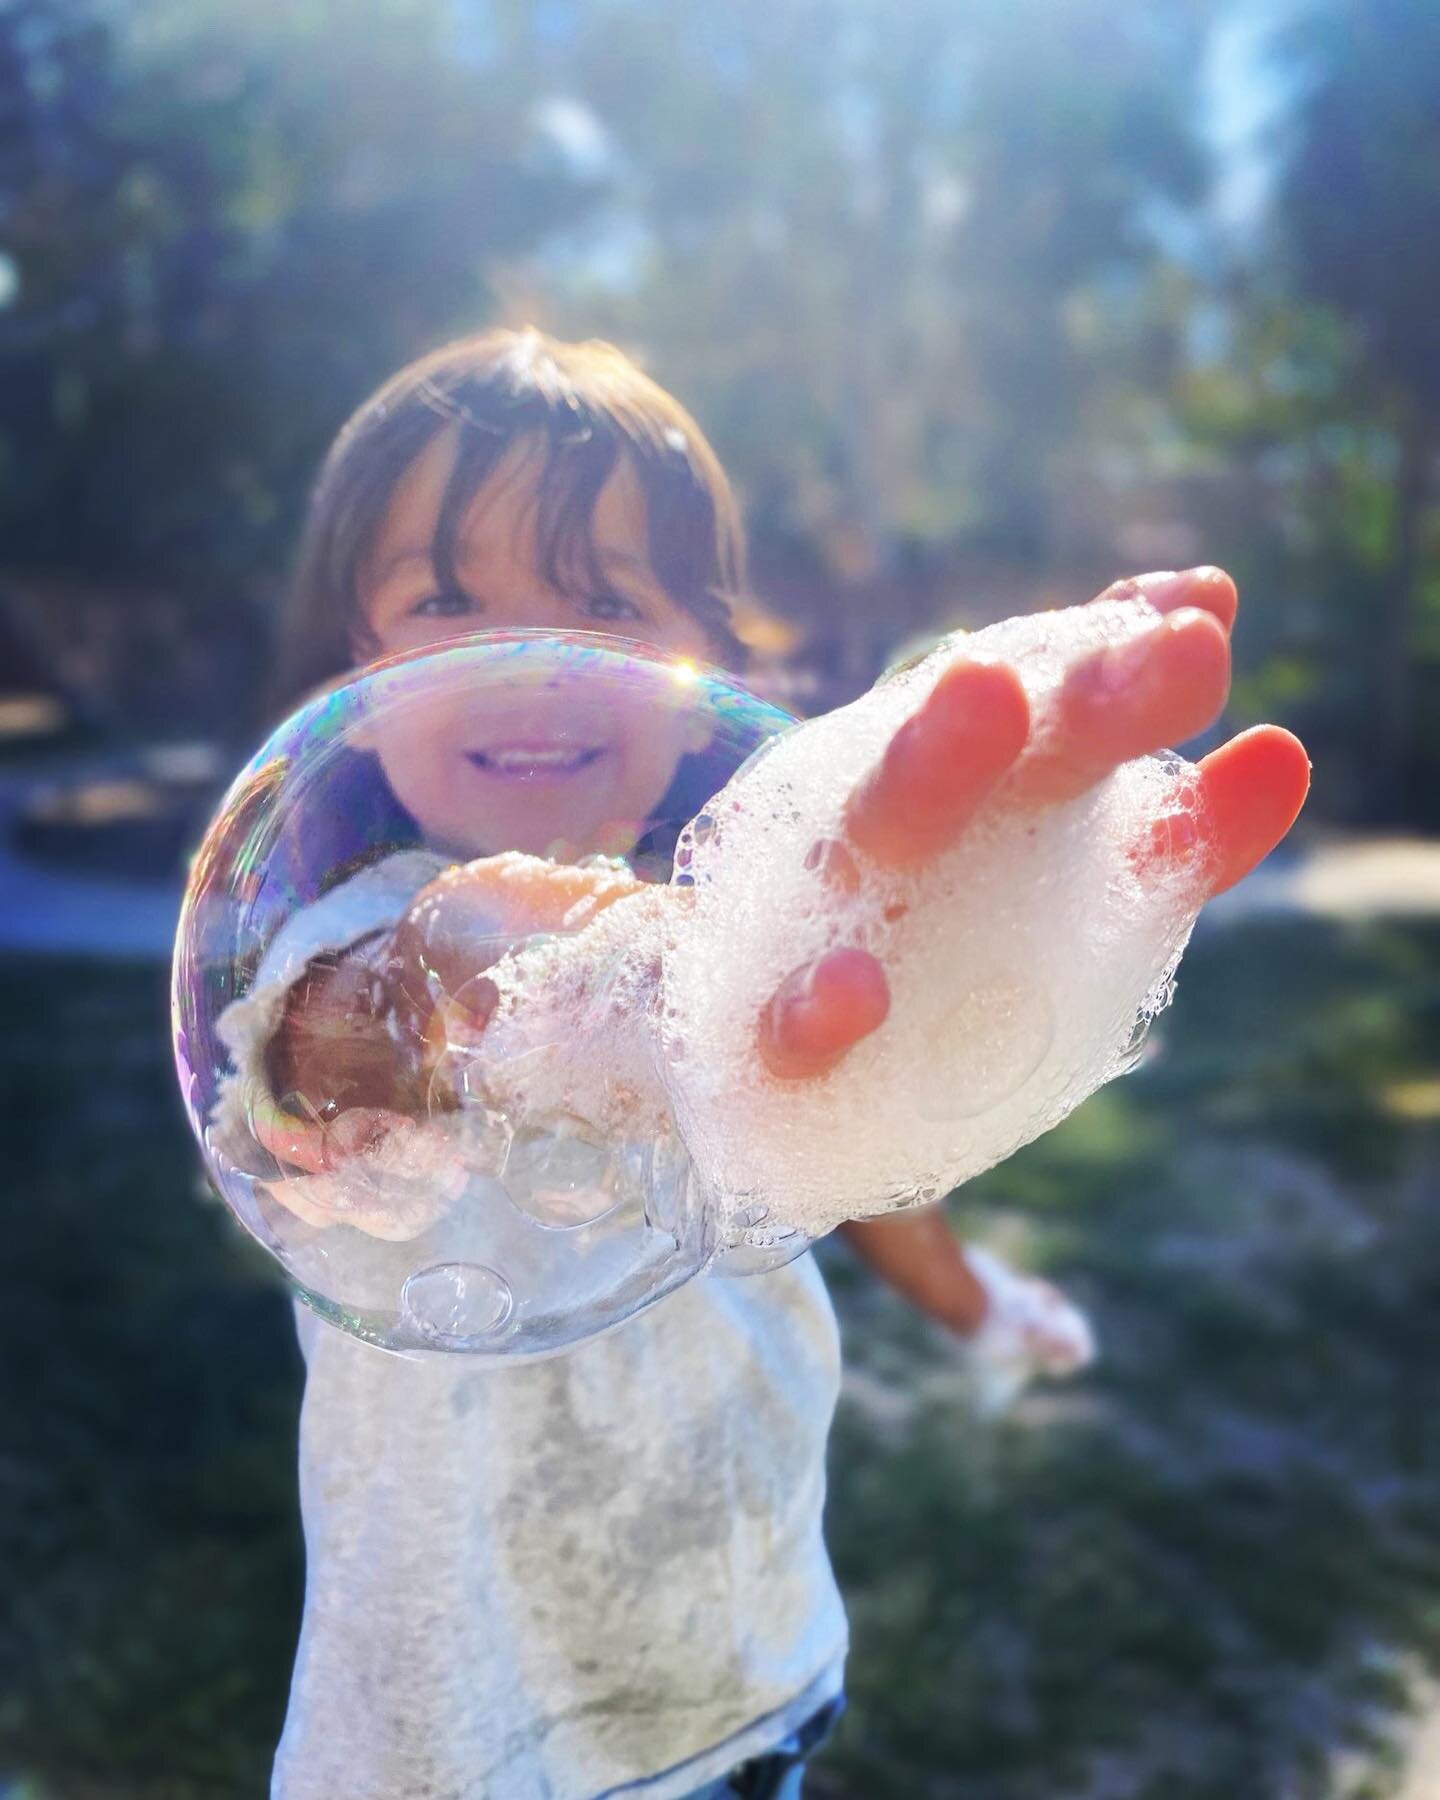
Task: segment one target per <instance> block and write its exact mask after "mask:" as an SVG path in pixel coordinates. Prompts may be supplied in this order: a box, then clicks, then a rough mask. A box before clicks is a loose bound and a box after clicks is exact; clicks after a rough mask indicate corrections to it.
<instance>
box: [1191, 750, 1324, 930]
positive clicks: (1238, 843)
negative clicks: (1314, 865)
mask: <svg viewBox="0 0 1440 1800" xmlns="http://www.w3.org/2000/svg"><path fill="white" fill-rule="evenodd" d="M1199 770H1200V777H1201V783H1202V788H1203V792H1204V797H1205V805H1206V810H1207V812H1208V813H1209V815H1210V819H1211V824H1212V829H1213V832H1214V835H1215V839H1216V861H1215V869H1214V873H1213V878H1212V881H1211V887H1210V891H1211V893H1212V894H1220V893H1223V892H1224V891H1225V890H1226V888H1230V887H1234V885H1235V884H1236V882H1238V881H1241V880H1243V878H1244V877H1245V876H1246V875H1248V874H1249V873H1250V871H1251V870H1252V869H1253V868H1254V867H1255V866H1256V864H1258V863H1260V862H1262V861H1263V860H1264V858H1265V857H1266V856H1268V855H1269V854H1270V852H1271V851H1272V850H1273V849H1274V848H1275V846H1276V844H1278V843H1279V842H1280V840H1281V839H1282V838H1283V837H1284V836H1285V834H1286V832H1287V831H1289V829H1290V827H1291V826H1292V825H1293V824H1294V823H1295V821H1296V819H1297V818H1298V817H1299V815H1300V811H1301V808H1302V807H1303V806H1304V804H1305V799H1306V796H1307V795H1308V793H1309V791H1310V758H1309V756H1308V755H1307V753H1306V750H1305V746H1304V745H1303V744H1302V743H1301V742H1300V740H1299V738H1297V737H1296V736H1295V735H1294V733H1293V732H1290V731H1286V730H1285V729H1284V728H1283V726H1279V725H1255V726H1252V727H1251V729H1250V730H1248V731H1242V732H1241V733H1240V734H1239V735H1238V736H1237V737H1234V738H1232V739H1231V740H1230V742H1229V743H1228V744H1222V745H1221V747H1220V748H1219V749H1218V750H1214V751H1212V752H1211V753H1210V755H1209V756H1207V757H1204V758H1202V760H1201V762H1200V764H1199Z"/></svg>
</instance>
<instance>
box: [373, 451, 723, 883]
mask: <svg viewBox="0 0 1440 1800" xmlns="http://www.w3.org/2000/svg"><path fill="white" fill-rule="evenodd" d="M456 447H457V434H456V432H454V431H445V432H442V433H440V434H439V435H438V436H437V437H436V438H435V439H434V440H433V441H432V443H431V444H430V445H429V447H428V448H427V449H426V450H425V451H424V453H423V454H422V455H421V456H420V457H419V458H418V459H417V460H416V462H415V463H414V465H413V466H412V468H411V469H410V470H409V471H408V473H407V474H406V475H405V477H404V478H403V479H402V481H401V482H400V484H399V486H398V487H397V489H396V491H395V494H394V497H393V498H392V500H391V503H390V506H389V508H388V509H387V511H386V514H385V517H384V519H383V520H382V522H381V525H380V529H379V531H378V533H377V535H376V539H375V545H374V549H373V551H372V553H371V555H370V557H369V559H368V561H367V563H366V566H365V567H364V568H363V569H362V570H361V572H360V581H359V589H360V604H361V609H362V613H363V616H364V619H365V623H366V627H367V630H368V634H369V641H368V642H367V643H365V644H364V645H363V646H362V645H360V644H357V646H356V649H357V654H358V653H360V651H361V650H362V648H363V651H364V652H365V653H366V654H367V655H368V656H375V655H391V654H393V653H395V652H396V651H401V650H414V649H421V648H424V647H426V646H428V645H432V644H442V643H444V642H446V641H447V640H449V639H451V638H456V637H463V636H467V635H469V634H470V633H472V632H476V631H491V630H506V629H511V630H513V629H516V628H523V629H529V630H538V631H557V632H558V631H581V630H584V631H602V632H613V633H615V634H616V635H618V636H623V637H631V638H638V639H640V640H641V641H643V642H645V643H648V644H653V645H655V646H656V647H657V648H659V649H662V650H666V651H670V652H672V653H674V654H675V655H677V656H681V657H689V658H696V659H703V658H704V657H705V656H706V654H707V648H708V646H707V642H706V638H705V634H704V631H703V630H702V628H701V626H700V625H699V624H698V622H697V621H696V620H695V619H694V618H693V617H692V616H691V615H690V614H689V613H687V612H686V611H685V610H684V609H683V608H682V607H680V606H678V605H677V604H676V603H675V601H673V600H672V599H671V598H670V596H669V595H668V594H667V593H666V592H665V590H664V589H663V588H662V587H661V586H660V584H659V582H658V581H657V579H656V578H655V575H654V574H653V572H652V571H651V568H650V564H649V559H648V553H647V541H646V517H645V502H644V495H643V491H642V490H641V487H640V484H639V481H638V480H637V478H636V476H635V474H634V472H633V470H632V469H631V467H630V466H629V464H628V462H627V461H626V460H625V459H624V458H623V457H622V458H621V459H620V461H619V462H618V463H617V465H616V468H615V470H614V472H613V473H612V474H611V476H610V478H609V479H608V481H607V482H606V484H605V486H604V488H603V489H602V490H601V492H600V494H599V496H598V498H597V500H596V503H595V513H594V529H593V538H594V543H595V548H596V554H597V559H598V560H599V562H600V563H601V565H602V567H604V569H605V571H606V576H607V582H606V586H605V590H604V591H603V592H601V593H593V594H589V593H587V594H584V595H582V596H579V597H577V596H575V595H573V594H569V593H563V592H561V591H559V590H557V589H556V588H554V587H552V586H551V585H550V584H549V583H548V582H547V581H546V579H545V577H544V575H543V574H542V573H541V570H540V567H539V564H540V558H539V555H538V553H537V548H536V478H537V475H538V472H539V468H540V451H539V447H538V445H535V444H533V443H530V442H525V441H522V442H520V443H518V444H517V445H516V446H515V447H514V448H513V449H512V450H511V451H509V452H508V453H507V454H506V456H505V457H504V458H503V459H502V460H501V462H500V464H499V465H498V467H497V468H496V470H495V473H494V474H493V475H492V476H491V477H490V479H489V480H488V481H487V482H486V483H485V484H484V486H483V487H482V488H481V489H480V490H479V492H478V493H477V494H476V495H475V497H474V499H473V501H472V502H471V504H470V507H469V510H468V512H467V514H466V515H465V517H464V519H463V521H462V523H461V526H460V529H459V531H458V532H457V533H456V550H455V573H456V576H457V584H456V586H454V587H453V588H442V587H441V586H440V584H439V582H438V581H437V578H436V573H435V569H434V566H433V563H432V560H431V549H430V547H431V545H432V543H433V541H434V538H435V531H436V524H437V519H438V514H439V510H440V503H441V499H442V496H443V494H444V491H445V485H446V482H447V480H448V478H449V475H450V471H451V467H452V465H453V463H454V459H455V453H456ZM367 735H368V742H369V745H370V747H371V748H373V749H374V750H375V751H376V752H377V753H378V755H379V758H380V763H381V766H382V768H383V769H384V771H385V775H386V779H387V780H388V782H389V784H390V787H391V789H392V790H393V792H394V794H395V797H396V799H397V800H399V801H400V803H401V805H402V806H404V807H405V809H406V811H407V812H409V813H410V815H411V817H412V818H414V819H415V821H416V823H417V824H418V825H419V826H420V828H421V830H422V831H423V832H424V833H425V835H426V837H427V838H428V839H429V840H430V841H431V842H432V843H433V844H435V845H436V846H437V847H438V848H443V849H445V850H448V851H450V852H452V853H455V854H459V855H465V856H473V855H479V854H482V853H486V852H491V851H498V850H528V851H531V852H533V853H536V854H540V855H546V854H551V855H558V856H564V857H575V856H578V855H582V854H585V853H587V852H590V851H597V850H598V851H603V852H606V853H609V854H624V853H625V852H626V851H628V850H629V849H630V848H631V846H632V844H633V842H634V840H635V837H636V836H638V834H639V831H640V829H641V828H642V827H643V825H644V822H645V821H646V820H647V819H648V818H649V817H651V815H652V812H653V809H654V807H655V805H656V803H657V802H658V801H659V799H660V797H661V795H662V794H664V792H665V790H666V788H667V787H668V786H669V784H670V781H671V778H672V777H673V775H674V773H675V769H676V766H677V764H678V763H679V761H680V758H681V756H682V755H683V754H684V753H685V752H686V751H687V750H698V749H700V748H702V747H703V744H704V742H705V733H704V731H703V729H698V728H697V727H696V725H695V724H694V723H693V722H687V720H686V719H685V718H684V717H683V715H680V714H677V715H675V716H667V715H665V714H664V713H663V712H659V711H656V710H654V709H650V710H647V711H646V712H645V713H644V714H643V715H640V716H636V715H635V714H633V713H629V712H626V711H624V710H622V709H619V708H617V707H616V705H615V703H614V696H613V695H612V694H611V693H608V692H607V691H605V690H604V688H603V687H602V686H600V685H599V684H594V683H589V684H587V683H585V682H583V681H577V680H572V681H568V682H567V681H563V680H562V681H559V682H556V681H553V680H549V681H547V680H541V679H537V678H536V677H534V676H533V675H532V676H531V677H529V678H528V679H522V680H521V681H519V682H518V683H517V685H516V686H515V687H514V688H513V689H507V690H506V691H504V692H503V693H498V694H497V693H495V692H493V691H492V692H488V693H484V694H482V695H474V696H472V695H470V694H469V693H467V692H466V691H465V690H464V688H463V687H461V686H457V687H456V688H454V689H453V690H452V691H451V692H450V693H449V694H445V693H441V694H440V695H439V696H437V698H436V702H435V704H434V705H433V706H426V707H425V708H423V709H422V710H421V711H420V712H419V713H416V712H415V711H414V710H411V711H409V712H408V713H405V714H397V715H396V716H395V717H393V718H390V717H386V716H384V715H382V716H381V717H379V718H378V719H377V720H376V722H375V723H374V725H373V726H372V727H371V728H370V730H369V732H368V734H367Z"/></svg>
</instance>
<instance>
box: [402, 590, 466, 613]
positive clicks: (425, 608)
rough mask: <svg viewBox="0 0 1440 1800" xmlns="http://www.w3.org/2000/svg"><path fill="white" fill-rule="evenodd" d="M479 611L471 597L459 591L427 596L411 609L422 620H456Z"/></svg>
mask: <svg viewBox="0 0 1440 1800" xmlns="http://www.w3.org/2000/svg"><path fill="white" fill-rule="evenodd" d="M478 610H479V609H478V608H477V607H476V604H475V602H474V601H473V600H472V599H471V598H470V596H469V595H468V594H462V593H460V592H459V591H458V590H456V591H454V592H449V593H443V594H427V595H426V596H425V598H424V599H423V600H417V601H416V602H415V604H414V606H412V607H411V608H410V611H411V613H412V614H413V615H414V616H415V617H416V618H420V619H454V618H457V617H458V616H459V615H460V614H461V613H468V612H476V611H478Z"/></svg>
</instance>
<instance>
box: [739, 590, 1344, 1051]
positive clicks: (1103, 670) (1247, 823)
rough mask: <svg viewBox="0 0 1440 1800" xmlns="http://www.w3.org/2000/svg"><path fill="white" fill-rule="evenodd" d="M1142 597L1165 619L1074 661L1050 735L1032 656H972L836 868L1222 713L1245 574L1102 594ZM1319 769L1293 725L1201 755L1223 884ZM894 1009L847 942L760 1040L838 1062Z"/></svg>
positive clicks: (807, 970) (826, 854) (911, 846)
mask: <svg viewBox="0 0 1440 1800" xmlns="http://www.w3.org/2000/svg"><path fill="white" fill-rule="evenodd" d="M1131 597H1141V598H1143V599H1144V600H1145V601H1147V602H1148V604H1149V605H1150V606H1152V607H1153V608H1154V609H1155V611H1156V612H1157V613H1158V614H1160V615H1161V616H1160V617H1159V618H1157V620H1156V622H1155V627H1154V629H1153V631H1151V632H1149V633H1148V634H1147V635H1146V636H1144V637H1143V638H1140V639H1138V640H1137V641H1135V642H1133V643H1130V644H1126V645H1124V646H1122V647H1121V648H1119V649H1117V650H1107V651H1103V652H1100V653H1099V654H1096V655H1094V656H1091V657H1089V658H1087V659H1086V660H1084V661H1082V662H1081V663H1079V664H1078V665H1077V666H1076V667H1075V668H1073V669H1072V670H1071V671H1070V673H1069V675H1068V676H1067V678H1066V679H1065V681H1064V682H1063V684H1062V685H1061V687H1060V688H1059V690H1058V691H1057V693H1056V696H1055V698H1054V701H1053V708H1054V717H1053V718H1051V719H1047V720H1045V721H1043V723H1044V725H1046V726H1047V727H1048V729H1046V730H1045V731H1044V732H1043V733H1042V732H1040V731H1039V730H1038V729H1037V727H1039V726H1040V725H1041V724H1042V721H1040V720H1037V719H1032V717H1031V712H1030V704H1029V700H1028V698H1027V696H1026V693H1025V690H1024V687H1023V686H1022V684H1021V681H1020V678H1019V676H1018V675H1017V673H1016V672H1015V670H1014V669H1012V668H1009V667H1007V666H1006V665H1004V664H1003V663H995V662H966V661H964V660H963V659H962V660H958V661H956V662H954V663H953V664H952V665H951V666H950V667H949V668H948V669H947V670H946V671H945V673H944V674H943V675H942V676H941V677H940V679H939V681H938V682H937V683H936V684H935V686H934V688H933V689H932V691H931V692H930V694H929V696H928V698H927V699H926V700H925V702H924V703H923V704H922V706H921V707H920V709H919V711H918V712H916V713H915V714H914V715H913V716H912V717H911V718H910V719H909V720H907V721H906V723H905V724H904V725H902V726H901V727H900V729H899V730H898V731H897V732H896V733H895V735H894V736H893V738H892V739H891V742H890V745H889V748H888V749H887V750H886V752H885V754H884V756H883V757H882V758H881V760H880V762H879V763H878V765H877V766H876V767H875V768H874V770H873V771H872V773H871V774H870V776H869V778H868V779H867V780H866V781H865V782H864V784H863V785H862V786H861V787H860V788H859V789H858V790H857V791H856V792H855V793H854V794H853V795H852V796H851V799H850V803H849V805H848V807H847V808H846V814H845V828H844V837H843V839H841V840H834V841H832V842H830V843H827V844H825V845H821V846H817V850H816V855H817V858H818V859H819V865H820V866H821V867H823V868H824V869H825V870H826V872H827V874H828V875H829V878H830V879H831V880H832V881H835V882H838V883H840V884H842V885H843V884H845V883H846V882H847V881H851V880H853V869H854V865H853V859H852V857H851V855H850V851H851V849H852V848H854V849H857V850H859V851H860V852H861V853H863V854H864V855H866V856H868V857H869V858H871V859H872V860H873V861H875V862H877V863H880V864H881V865H888V866H889V867H892V868H894V869H896V870H897V871H899V870H908V869H912V868H914V867H915V866H916V865H917V864H919V863H923V862H925V861H926V860H928V859H930V858H932V857H934V856H936V855H938V854H939V853H940V852H941V851H943V850H947V849H949V848H950V847H951V846H953V845H954V844H955V843H956V842H957V841H958V840H959V839H960V838H961V837H962V836H963V834H964V832H965V829H966V827H967V825H968V824H969V823H970V821H971V820H972V819H973V818H974V817H975V815H976V813H977V812H979V810H980V808H981V807H982V805H985V804H987V803H988V802H990V801H992V800H995V799H998V800H1000V801H1002V803H1004V804H1006V805H1013V806H1014V807H1017V808H1039V807H1045V806H1049V805H1053V804H1056V803H1058V802H1060V801H1065V800H1071V799H1074V798H1075V797H1076V796H1077V795H1079V794H1081V793H1083V792H1084V791H1085V790H1086V789H1087V788H1089V787H1091V786H1093V785H1094V784H1095V783H1096V782H1098V781H1100V780H1101V779H1103V778H1104V777H1105V776H1106V775H1108V774H1109V773H1110V772H1111V771H1112V770H1113V769H1115V768H1116V767H1118V765H1119V764H1121V763H1123V762H1128V761H1129V760H1130V759H1132V758H1133V757H1138V756H1145V755H1149V754H1151V753H1152V752H1154V751H1157V750H1161V749H1164V748H1166V747H1167V746H1168V745H1171V744H1177V743H1182V742H1183V741H1184V740H1185V739H1186V738H1189V737H1192V736H1194V735H1195V733H1197V732H1199V731H1202V730H1204V729H1205V727H1206V726H1208V725H1210V724H1212V723H1213V722H1214V720H1215V719H1216V717H1217V716H1218V715H1219V713H1220V710H1221V708H1222V707H1223V705H1224V703H1225V697H1226V694H1227V692H1228V689H1229V682H1230V630H1231V627H1232V625H1233V624H1234V620H1235V612H1236V606H1237V599H1236V593H1235V584H1234V583H1233V582H1232V581H1231V579H1230V577H1229V576H1228V575H1226V574H1225V573H1224V572H1223V571H1221V570H1219V569H1211V568H1199V569H1190V570H1186V571H1184V572H1183V573H1180V574H1155V575H1143V576H1140V577H1138V578H1136V579H1134V580H1129V581H1122V582H1117V583H1115V584H1114V585H1113V586H1112V587H1110V588H1107V589H1106V591H1105V592H1104V593H1103V594H1102V595H1100V596H1099V598H1100V599H1101V600H1117V599H1125V598H1131ZM1042 744H1043V747H1042ZM1309 780H1310V765H1309V760H1308V758H1307V757H1306V754H1305V751H1304V748H1303V746H1302V745H1301V744H1300V742H1299V740H1298V739H1296V738H1295V737H1293V736H1292V735H1291V734H1290V733H1289V732H1288V731H1284V730H1282V729H1280V727H1279V726H1275V725H1260V726H1256V727H1255V728H1254V729H1253V730H1250V731H1246V732H1242V733H1241V734H1240V735H1239V736H1238V737H1235V738H1232V739H1231V740H1230V742H1229V743H1227V744H1224V745H1222V746H1221V747H1220V748H1219V749H1218V750H1215V751H1212V752H1211V754H1210V755H1209V756H1207V757H1205V758H1204V759H1203V760H1202V761H1201V763H1200V764H1199V783H1200V790H1201V791H1200V793H1199V795H1198V796H1197V799H1198V801H1199V805H1198V807H1197V813H1198V815H1199V817H1200V819H1202V820H1203V821H1204V825H1205V827H1206V838H1207V844H1206V850H1207V862H1206V865H1205V868H1204V875H1203V879H1204V884H1205V890H1206V898H1210V897H1213V896H1214V895H1216V894H1219V893H1223V892H1224V891H1225V889H1226V888H1229V887H1233V886H1234V885H1235V883H1236V882H1237V881H1239V880H1241V879H1242V878H1243V877H1244V876H1245V875H1247V874H1248V873H1249V872H1250V870H1251V869H1253V868H1254V867H1255V865H1256V864H1257V863H1259V862H1260V861H1261V860H1262V859H1263V858H1264V857H1265V856H1266V855H1267V854H1268V853H1269V851H1270V850H1272V849H1273V848H1274V846H1275V845H1276V844H1277V843H1278V842H1279V841H1280V839H1281V838H1282V837H1284V835H1285V833H1286V832H1287V831H1288V830H1289V829H1290V826H1291V825H1292V824H1293V823H1294V821H1295V818H1296V816H1297V814H1298V813H1299V811H1300V808H1301V806H1302V805H1303V803H1304V800H1305V794H1306V791H1307V789H1308V787H1309ZM1196 830H1197V825H1196V814H1176V815H1173V816H1168V817H1164V818H1157V819H1155V820H1153V821H1152V822H1151V828H1150V832H1149V835H1148V836H1147V838H1146V839H1145V840H1144V841H1143V842H1140V843H1137V844H1136V845H1135V846H1134V855H1135V858H1136V860H1137V862H1138V863H1140V864H1141V865H1142V866H1143V865H1145V864H1146V863H1154V864H1160V863H1163V862H1164V861H1165V860H1167V859H1171V858H1176V857H1183V856H1185V855H1187V854H1189V853H1190V852H1192V851H1193V850H1194V848H1195V839H1196ZM888 1010H889V989H888V986H887V983H886V979H885V971H884V969H883V968H882V967H881V965H880V963H879V962H878V961H877V960H876V959H875V957H873V956H872V955H870V954H869V953H868V952H866V951H864V950H860V949H839V950H834V951H831V952H830V953H829V954H827V955H826V956H824V957H822V958H820V959H819V960H818V961H816V962H814V963H811V964H809V965H807V966H806V967H804V968H800V969H797V970H795V971H794V973H793V974H792V975H791V976H790V977H789V978H788V979H787V980H786V981H785V982H784V983H782V985H781V987H780V990H779V991H778V992H777V994H776V995H775V997H774V999H773V1000H772V1001H771V1003H770V1005H769V1006H768V1007H767V1008H766V1010H765V1012H764V1015H763V1017H762V1018H761V1020H760V1022H759V1030H758V1054H759V1056H760V1058H761V1060H762V1062H763V1063H764V1065H765V1066H766V1067H767V1068H768V1069H769V1070H770V1072H771V1073H772V1074H774V1075H776V1076H779V1077H782V1078H786V1079H794V1080H801V1079H805V1078H807V1077H814V1076H816V1075H820V1074H823V1073H825V1071H826V1070H828V1069H830V1068H831V1067H833V1066H834V1064H835V1063H837V1062H838V1061H839V1060H840V1058H841V1057H843V1056H844V1055H845V1053H846V1052H847V1051H848V1050H849V1049H850V1048H851V1047H852V1046H853V1045H855V1044H857V1043H858V1042H859V1041H860V1040H861V1039H862V1038H864V1037H866V1036H868V1035H869V1033H871V1032H872V1031H874V1030H875V1029H876V1028H877V1026H879V1025H880V1024H882V1023H883V1022H884V1020H885V1017H886V1015H887V1013H888Z"/></svg>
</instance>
